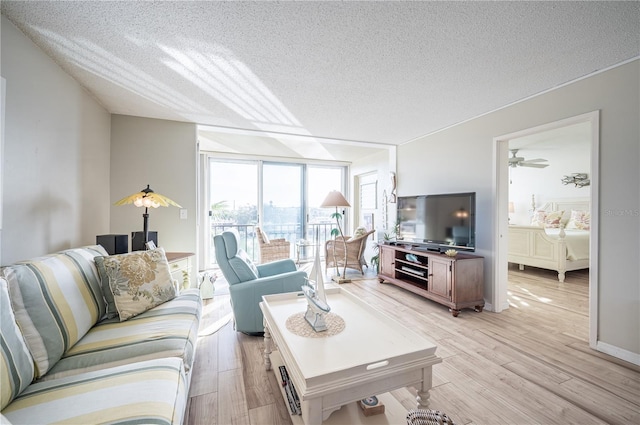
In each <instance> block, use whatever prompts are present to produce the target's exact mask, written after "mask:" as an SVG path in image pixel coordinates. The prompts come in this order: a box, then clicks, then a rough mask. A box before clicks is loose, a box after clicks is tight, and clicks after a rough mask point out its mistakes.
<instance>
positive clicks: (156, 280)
mask: <svg viewBox="0 0 640 425" xmlns="http://www.w3.org/2000/svg"><path fill="white" fill-rule="evenodd" d="M103 264H104V268H105V271H106V273H107V276H108V277H109V287H110V289H111V293H112V294H113V299H114V301H115V304H116V309H117V310H118V314H119V315H120V321H121V322H124V321H125V320H127V319H130V318H132V317H134V316H137V315H138V314H140V313H144V312H145V311H147V310H149V309H151V308H153V307H155V306H157V305H160V304H162V303H165V302H167V301H169V300H171V299H173V298H175V296H176V287H175V284H174V282H173V280H172V279H171V273H170V271H169V263H168V262H167V257H166V255H165V253H164V249H163V248H156V249H153V250H149V251H135V252H131V253H129V254H122V255H111V256H109V257H104V261H103Z"/></svg>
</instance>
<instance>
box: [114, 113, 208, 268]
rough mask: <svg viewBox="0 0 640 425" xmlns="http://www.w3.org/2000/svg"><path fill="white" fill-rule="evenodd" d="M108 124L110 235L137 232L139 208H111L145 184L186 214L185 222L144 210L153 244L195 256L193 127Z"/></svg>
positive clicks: (173, 214)
mask: <svg viewBox="0 0 640 425" xmlns="http://www.w3.org/2000/svg"><path fill="white" fill-rule="evenodd" d="M111 122H112V124H111V200H110V204H111V225H110V229H111V233H116V234H127V235H129V236H130V235H131V232H134V231H142V224H143V219H142V214H143V212H144V209H143V208H137V207H135V206H133V205H132V204H129V205H123V206H114V205H113V204H114V203H115V202H117V201H118V200H120V199H122V198H124V197H125V196H128V195H131V194H133V193H135V192H138V191H140V190H142V189H144V188H145V187H147V185H150V187H151V189H153V190H154V191H155V192H157V193H159V194H161V195H165V196H167V197H168V198H170V199H172V200H173V201H175V202H177V203H178V204H180V206H181V207H182V208H184V209H186V210H187V219H186V220H182V219H180V215H179V212H180V209H179V208H176V207H166V208H165V207H160V208H157V209H153V208H151V209H150V210H149V230H150V231H157V232H158V245H159V246H162V247H163V248H164V249H165V250H166V251H173V252H193V253H196V250H197V220H196V218H197V209H196V205H197V202H196V201H197V190H196V188H197V148H196V142H197V140H196V125H195V124H192V123H183V122H177V121H165V120H156V119H150V118H139V117H131V116H126V115H112V119H111ZM129 248H131V242H129ZM194 264H197V261H194ZM194 267H195V266H194ZM194 271H195V268H194ZM192 276H195V274H192Z"/></svg>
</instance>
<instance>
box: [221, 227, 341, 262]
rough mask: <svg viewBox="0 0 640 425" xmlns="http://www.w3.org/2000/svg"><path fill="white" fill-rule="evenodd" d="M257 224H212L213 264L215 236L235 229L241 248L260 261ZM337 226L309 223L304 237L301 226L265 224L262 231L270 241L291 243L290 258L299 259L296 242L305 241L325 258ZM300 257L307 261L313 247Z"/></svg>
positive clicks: (253, 258) (303, 250) (308, 248)
mask: <svg viewBox="0 0 640 425" xmlns="http://www.w3.org/2000/svg"><path fill="white" fill-rule="evenodd" d="M256 227H258V225H257V224H234V223H212V224H211V257H212V258H211V259H210V260H211V264H216V258H215V248H214V246H213V236H215V235H219V234H221V233H222V232H224V231H225V230H231V229H235V230H236V231H237V232H238V235H239V237H240V239H239V241H238V243H239V246H240V248H242V249H243V250H245V251H246V252H247V254H248V255H249V257H250V258H251V259H252V260H254V261H258V259H259V255H258V254H259V247H258V239H257V234H256ZM334 227H335V226H334V224H333V223H309V224H307V231H306V235H305V236H304V237H302V225H301V224H265V225H263V226H262V230H263V231H264V232H265V233H266V234H267V235H268V236H269V239H279V238H284V239H286V240H288V241H289V242H291V252H290V258H294V259H296V258H297V255H298V252H297V251H296V249H297V247H296V242H300V241H302V240H304V241H305V242H307V244H305V245H311V246H317V247H320V256H321V257H324V245H325V242H326V241H327V240H328V239H332V237H331V229H333V228H334ZM301 250H302V252H301V253H300V257H301V258H302V259H307V258H308V257H309V256H311V255H313V254H314V251H313V249H312V248H311V247H309V246H306V247H302V248H301Z"/></svg>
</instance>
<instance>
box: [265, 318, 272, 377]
mask: <svg viewBox="0 0 640 425" xmlns="http://www.w3.org/2000/svg"><path fill="white" fill-rule="evenodd" d="M264 366H265V368H266V370H271V332H269V328H268V327H267V325H266V323H265V326H264Z"/></svg>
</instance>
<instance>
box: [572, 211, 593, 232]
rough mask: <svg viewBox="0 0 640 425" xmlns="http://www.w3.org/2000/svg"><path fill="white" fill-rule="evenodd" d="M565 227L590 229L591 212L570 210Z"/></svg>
mask: <svg viewBox="0 0 640 425" xmlns="http://www.w3.org/2000/svg"><path fill="white" fill-rule="evenodd" d="M567 229H578V230H590V229H591V213H589V212H588V211H577V210H571V217H570V218H569V222H568V223H567Z"/></svg>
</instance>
